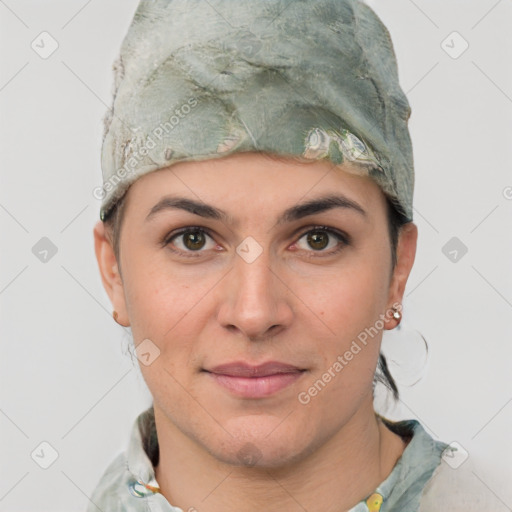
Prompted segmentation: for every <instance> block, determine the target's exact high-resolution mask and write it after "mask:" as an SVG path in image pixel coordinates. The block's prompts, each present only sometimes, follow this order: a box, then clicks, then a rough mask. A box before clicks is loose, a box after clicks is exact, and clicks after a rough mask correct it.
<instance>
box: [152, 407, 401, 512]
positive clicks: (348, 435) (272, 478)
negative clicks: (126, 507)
mask: <svg viewBox="0 0 512 512" xmlns="http://www.w3.org/2000/svg"><path fill="white" fill-rule="evenodd" d="M154 407H155V422H156V427H157V433H158V440H159V448H160V460H159V464H158V466H157V467H156V468H155V477H156V480H157V482H158V484H159V486H160V490H161V492H162V494H163V495H164V496H165V497H166V499H167V500H168V501H169V503H171V504H172V505H173V506H177V507H180V508H181V509H182V510H184V511H189V510H190V511H192V512H193V511H201V512H221V511H222V512H230V511H239V510H244V511H247V512H256V511H261V510H268V511H274V510H275V511H277V510H298V511H300V510H322V511H326V512H341V511H346V510H349V509H350V508H352V507H353V506H354V505H356V504H357V503H358V502H359V501H361V500H362V499H364V498H366V497H367V496H368V495H369V494H371V493H373V492H374V490H375V488H376V487H377V486H378V485H379V484H380V483H381V482H382V481H383V480H385V479H386V478H387V476H388V475H389V473H390V472H391V471H392V469H393V467H394V466H395V464H396V461H397V460H398V458H399V457H400V456H401V455H402V453H403V450H404V448H405V446H406V444H405V443H404V441H403V440H402V439H401V438H400V437H399V436H398V435H396V434H394V433H393V432H391V431H390V430H389V429H388V428H387V427H386V426H385V425H384V424H383V423H382V421H381V420H380V419H379V418H377V417H376V416H375V414H374V411H373V407H371V410H368V411H367V412H366V414H362V411H361V410H360V411H358V413H357V414H356V415H355V416H354V417H353V418H351V420H350V421H349V422H348V423H347V424H345V425H344V426H343V427H342V428H341V429H340V430H339V431H338V432H336V433H335V434H334V435H333V436H332V437H331V438H330V439H329V440H327V441H326V442H325V443H324V444H323V445H322V446H320V447H318V448H317V449H316V450H315V451H314V452H313V453H310V454H308V455H305V456H304V457H303V458H301V459H300V460H296V461H295V462H294V463H293V464H288V465H286V466H280V467H272V468H265V467H257V466H254V467H239V466H233V465H228V464H225V463H223V462H221V461H219V460H218V459H216V458H215V457H213V456H212V455H211V454H210V453H208V452H207V451H206V450H205V449H204V448H203V447H202V446H201V445H199V444H197V443H196V442H195V441H193V440H192V439H190V438H189V437H187V436H186V435H185V434H184V433H183V432H181V431H180V430H179V429H177V427H176V426H175V425H174V424H173V423H172V422H171V421H170V420H169V419H168V418H167V417H165V415H164V413H163V412H162V411H161V410H159V409H158V408H157V406H156V405H155V406H154Z"/></svg>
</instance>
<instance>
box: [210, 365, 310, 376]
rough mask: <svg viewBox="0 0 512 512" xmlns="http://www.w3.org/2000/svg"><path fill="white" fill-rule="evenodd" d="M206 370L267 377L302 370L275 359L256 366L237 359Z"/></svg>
mask: <svg viewBox="0 0 512 512" xmlns="http://www.w3.org/2000/svg"><path fill="white" fill-rule="evenodd" d="M206 371H208V372H210V373H215V374H217V375H227V376H230V377H268V376H270V375H279V374H282V373H299V372H302V371H304V370H302V369H301V368H298V367H297V366H293V365H291V364H285V363H280V362H277V361H269V362H267V363H263V364H260V365H258V366H253V365H250V364H248V363H244V362H241V361H237V362H233V363H228V364H222V365H219V366H215V367H213V368H211V369H210V370H206Z"/></svg>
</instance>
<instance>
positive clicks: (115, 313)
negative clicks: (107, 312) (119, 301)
mask: <svg viewBox="0 0 512 512" xmlns="http://www.w3.org/2000/svg"><path fill="white" fill-rule="evenodd" d="M112 317H113V318H114V320H115V321H116V322H117V323H119V322H118V321H117V317H118V314H117V311H116V310H115V309H114V311H112Z"/></svg>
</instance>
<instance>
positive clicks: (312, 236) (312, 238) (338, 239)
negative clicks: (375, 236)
mask: <svg viewBox="0 0 512 512" xmlns="http://www.w3.org/2000/svg"><path fill="white" fill-rule="evenodd" d="M303 239H304V241H305V243H304V244H303V245H302V246H301V240H303ZM294 245H296V246H298V247H299V248H301V249H304V250H306V251H308V252H321V253H322V255H323V253H325V254H326V255H331V254H336V253H338V252H339V251H341V250H342V249H343V248H344V247H345V246H346V245H349V238H348V236H346V235H344V234H342V233H340V232H338V231H335V230H334V229H331V228H328V227H326V226H315V227H314V228H313V229H310V230H309V231H306V232H305V233H303V234H302V236H301V237H300V238H299V240H298V241H297V242H296V243H295V244H294ZM308 247H309V248H312V249H313V251H311V250H310V249H308ZM324 249H333V250H324Z"/></svg>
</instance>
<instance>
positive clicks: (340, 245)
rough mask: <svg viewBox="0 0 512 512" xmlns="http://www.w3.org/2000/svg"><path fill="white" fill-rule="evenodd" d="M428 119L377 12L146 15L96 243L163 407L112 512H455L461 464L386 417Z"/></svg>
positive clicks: (141, 428)
mask: <svg viewBox="0 0 512 512" xmlns="http://www.w3.org/2000/svg"><path fill="white" fill-rule="evenodd" d="M409 115H410V108H409V105H408V102H407V99H406V98H405V96H404V94H403V92H402V91H401V89H400V86H399V84H398V79H397V69H396V62H395V57H394V53H393V48H392V44H391V41H390V39H389V35H388V32H387V30H386V29H385V27H384V26H383V25H382V23H381V22H380V20H379V19H378V18H377V17H376V15H375V14H374V13H373V11H372V10H371V9H370V8H368V7H367V6H366V5H364V4H362V3H360V2H357V1H353V0H321V1H318V0H315V1H314V2H313V1H305V2H301V1H292V2H289V3H286V2H284V1H281V0H272V1H266V2H259V1H255V0H251V1H248V0H247V1H241V0H239V1H237V2H227V1H221V0H218V1H216V2H203V1H199V0H189V1H188V0H180V1H175V2H173V1H169V0H156V1H149V0H147V1H144V0H143V1H142V2H141V3H140V5H139V7H138V9H137V12H136V14H135V17H134V20H133V22H132V25H131V27H130V29H129V31H128V34H127V36H126V39H125V41H124V43H123V47H122V50H121V57H120V59H119V61H118V62H117V65H116V84H115V99H114V106H113V109H112V111H111V114H110V115H109V117H108V118H107V119H106V131H105V138H104V143H103V150H102V151H103V152H102V167H103V175H104V184H103V188H102V198H103V203H102V209H101V221H100V222H98V224H97V225H96V227H95V229H94V236H95V246H96V256H97V259H98V264H99V268H100V272H101V277H102V281H103V284H104V286H105V289H106V291H107V293H108V294H109V297H110V299H111V301H112V304H113V309H114V312H113V315H114V318H115V320H116V321H117V322H118V323H120V324H121V325H124V326H130V327H131V330H132V334H133V339H134V346H135V352H136V354H137V357H138V359H139V361H140V363H141V364H140V367H141V370H142V373H143V376H144V379H145V381H146V383H147V385H148V388H149V390H150V392H151V394H152V396H153V406H152V407H151V408H150V409H148V410H147V411H144V412H143V413H142V414H141V415H140V416H139V418H138V419H137V421H136V422H135V424H134V426H133V430H132V436H131V439H130V445H129V447H128V449H127V451H126V452H125V453H123V454H120V455H119V456H118V457H117V458H116V460H115V461H113V462H112V464H111V466H110V467H109V468H108V469H107V470H106V472H105V474H104V475H103V477H102V478H101V480H100V482H99V484H98V487H97V488H96V490H95V492H94V494H93V496H92V497H91V506H90V510H96V507H97V508H99V509H100V510H103V511H107V510H109V511H110V510H134V511H135V510H137V511H138V510H158V511H169V510H183V511H186V510H188V511H194V510H197V511H211V512H214V511H220V510H222V511H230V510H244V511H252V510H254V511H256V510H287V511H288V510H290V511H291V510H310V511H312V510H315V511H326V512H327V511H328V512H331V511H332V512H334V511H358V512H359V511H378V510H380V511H390V510H393V511H407V512H411V511H416V510H422V511H434V510H436V511H437V510H441V509H442V508H443V509H444V507H446V506H447V507H448V508H446V509H447V510H456V509H455V508H454V505H453V503H452V502H451V501H450V500H451V499H452V497H453V496H454V489H456V488H457V487H460V483H461V478H462V477H461V475H462V472H453V473H451V474H450V473H448V471H452V469H451V468H448V469H447V465H446V464H445V463H444V462H443V461H442V456H443V454H445V453H446V450H450V447H449V446H448V445H447V444H446V443H443V442H441V441H437V440H434V439H432V437H431V436H430V435H429V434H428V433H427V432H426V431H425V430H424V428H423V427H422V425H421V424H420V423H419V422H418V421H417V420H412V419H410V420H404V421H401V422H391V421H389V420H387V419H386V418H384V417H382V416H380V415H379V414H377V413H376V412H375V410H374V407H373V393H374V386H375V382H376V381H377V380H382V381H383V382H385V383H386V384H387V385H388V386H389V387H390V388H391V389H392V390H393V391H394V394H395V396H397V390H396V386H395V385H394V382H393V380H392V377H391V375H390V374H389V372H388V370H387V366H386V362H385V359H384V358H383V356H381V355H380V343H381V339H382V333H383V330H385V329H393V328H395V327H396V326H397V325H398V324H399V322H400V319H401V310H402V307H401V303H402V298H403V293H404V289H405V286H406V283H407V279H408V276H409V273H410V271H411V268H412V265H413V262H414V257H415V250H416V240H417V228H416V226H415V224H414V223H413V222H412V211H413V210H412V195H413V183H414V174H413V162H412V149H411V142H410V138H409V133H408V129H407V121H408V118H409ZM452 451H453V450H451V451H450V453H451V452H452ZM454 475H456V476H454ZM456 503H457V504H458V505H461V506H464V510H477V508H470V507H471V506H473V507H474V506H476V505H478V510H483V508H482V505H483V504H482V503H480V504H478V503H477V502H476V501H475V498H471V499H469V501H468V503H466V504H464V502H461V501H460V500H458V501H457V502H456ZM475 503H476V505H475ZM460 510H462V508H460Z"/></svg>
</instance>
